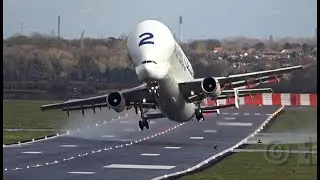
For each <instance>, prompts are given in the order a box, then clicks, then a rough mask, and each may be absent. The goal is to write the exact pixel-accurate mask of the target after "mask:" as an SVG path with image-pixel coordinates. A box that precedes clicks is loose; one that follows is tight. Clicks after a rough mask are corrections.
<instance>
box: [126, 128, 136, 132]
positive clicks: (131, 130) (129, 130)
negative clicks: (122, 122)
mask: <svg viewBox="0 0 320 180" xmlns="http://www.w3.org/2000/svg"><path fill="white" fill-rule="evenodd" d="M124 131H127V132H135V131H136V129H124Z"/></svg>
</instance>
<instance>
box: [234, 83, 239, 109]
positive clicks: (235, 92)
mask: <svg viewBox="0 0 320 180" xmlns="http://www.w3.org/2000/svg"><path fill="white" fill-rule="evenodd" d="M234 104H235V106H236V108H237V109H239V91H238V88H234Z"/></svg>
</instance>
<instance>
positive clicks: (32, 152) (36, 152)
mask: <svg viewBox="0 0 320 180" xmlns="http://www.w3.org/2000/svg"><path fill="white" fill-rule="evenodd" d="M22 153H23V154H41V153H42V152H39V151H26V152H22Z"/></svg>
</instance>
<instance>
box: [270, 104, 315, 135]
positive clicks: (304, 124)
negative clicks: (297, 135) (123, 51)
mask: <svg viewBox="0 0 320 180" xmlns="http://www.w3.org/2000/svg"><path fill="white" fill-rule="evenodd" d="M306 129H307V130H308V132H310V133H317V108H315V107H310V108H303V109H285V111H284V113H283V114H282V115H280V116H279V117H278V118H277V120H276V121H274V122H273V123H272V124H271V125H270V128H269V129H268V132H269V133H278V132H286V131H303V130H306Z"/></svg>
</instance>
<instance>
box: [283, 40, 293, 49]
mask: <svg viewBox="0 0 320 180" xmlns="http://www.w3.org/2000/svg"><path fill="white" fill-rule="evenodd" d="M291 48H292V45H291V44H290V43H288V42H286V43H284V45H283V49H291Z"/></svg>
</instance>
